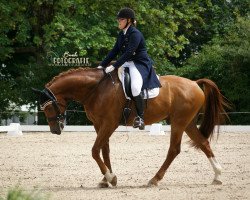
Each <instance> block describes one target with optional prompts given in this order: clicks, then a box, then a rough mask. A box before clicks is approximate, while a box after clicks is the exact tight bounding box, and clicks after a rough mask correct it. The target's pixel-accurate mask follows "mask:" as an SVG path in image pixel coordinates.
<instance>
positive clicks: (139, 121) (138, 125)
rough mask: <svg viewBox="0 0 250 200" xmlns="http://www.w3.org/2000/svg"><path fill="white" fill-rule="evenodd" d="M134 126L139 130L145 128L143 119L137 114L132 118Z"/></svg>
mask: <svg viewBox="0 0 250 200" xmlns="http://www.w3.org/2000/svg"><path fill="white" fill-rule="evenodd" d="M133 127H134V128H139V129H140V130H145V124H144V121H143V119H142V118H141V117H139V116H137V117H136V118H135V119H134V124H133Z"/></svg>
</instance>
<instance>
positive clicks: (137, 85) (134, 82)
mask: <svg viewBox="0 0 250 200" xmlns="http://www.w3.org/2000/svg"><path fill="white" fill-rule="evenodd" d="M122 66H123V67H128V68H129V73H130V77H131V91H132V95H133V96H134V97H136V96H138V95H139V94H140V93H141V88H142V85H143V80H142V76H141V74H140V72H139V71H138V69H137V68H136V66H135V64H134V62H133V61H128V62H125V63H124V64H123V65H122Z"/></svg>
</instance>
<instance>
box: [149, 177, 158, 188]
mask: <svg viewBox="0 0 250 200" xmlns="http://www.w3.org/2000/svg"><path fill="white" fill-rule="evenodd" d="M154 186H158V181H157V180H155V179H154V178H152V179H151V180H150V181H149V182H148V187H154Z"/></svg>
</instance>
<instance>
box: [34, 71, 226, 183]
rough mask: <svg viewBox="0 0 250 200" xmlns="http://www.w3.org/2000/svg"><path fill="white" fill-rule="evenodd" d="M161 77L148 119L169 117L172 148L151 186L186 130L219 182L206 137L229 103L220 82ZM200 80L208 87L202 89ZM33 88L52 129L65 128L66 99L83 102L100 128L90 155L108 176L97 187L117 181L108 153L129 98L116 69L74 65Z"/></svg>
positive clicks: (178, 147)
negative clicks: (198, 119) (107, 70)
mask: <svg viewBox="0 0 250 200" xmlns="http://www.w3.org/2000/svg"><path fill="white" fill-rule="evenodd" d="M160 82H161V85H162V87H161V88H160V93H159V95H158V96H157V97H155V98H152V99H149V100H148V103H147V104H148V105H147V107H146V109H145V113H144V116H145V117H144V118H145V124H146V125H150V124H152V123H155V122H159V121H162V120H166V119H167V120H169V121H170V123H171V136H170V147H169V150H168V153H167V157H166V160H165V161H164V162H163V165H162V166H161V168H160V169H159V171H158V172H157V173H156V174H155V176H154V177H153V178H152V179H151V180H150V181H149V185H157V184H158V182H159V181H160V180H161V179H162V178H163V176H164V174H165V172H166V170H167V169H168V167H169V166H170V164H171V162H172V161H173V160H174V159H175V157H176V156H177V155H178V154H179V153H180V150H181V139H182V135H183V132H184V131H185V132H186V133H187V135H188V136H189V137H190V138H191V140H192V142H193V143H194V145H195V146H196V147H197V148H199V149H201V150H202V151H203V152H204V153H205V154H206V156H207V158H208V159H209V161H210V163H211V165H212V167H213V170H214V173H215V177H214V181H213V183H214V184H221V181H220V175H221V166H220V164H219V163H218V162H217V161H216V159H215V156H214V154H213V152H212V150H211V148H210V145H209V141H208V139H209V138H210V137H211V136H212V133H213V130H214V127H215V125H219V124H220V120H221V115H220V113H224V107H225V106H226V105H227V104H226V102H225V101H224V99H223V96H222V95H221V93H220V91H219V89H218V87H217V86H216V84H215V83H214V82H212V81H211V80H208V79H199V80H197V81H191V80H189V79H186V78H181V77H177V76H172V75H169V76H161V77H160ZM198 84H201V85H203V86H204V92H203V90H202V89H201V88H200V87H199V86H198ZM33 90H35V91H36V93H38V94H39V95H40V104H41V107H42V109H43V110H44V113H45V115H46V117H47V119H48V123H49V126H50V130H51V132H52V133H55V134H61V131H62V129H63V120H64V114H63V113H64V112H65V110H66V105H67V102H68V101H70V100H74V101H77V102H80V103H81V104H82V105H83V106H84V108H85V111H86V114H87V117H88V118H89V119H90V120H91V121H92V122H93V125H94V127H95V130H96V133H97V137H96V140H95V143H94V145H93V148H92V156H93V158H94V159H95V161H96V162H97V164H98V166H99V168H100V170H101V172H102V174H103V175H104V178H103V179H102V181H101V182H100V183H99V187H108V186H109V183H110V184H111V185H112V186H116V184H117V177H116V175H115V174H114V173H113V172H112V168H111V162H110V156H109V137H110V136H111V135H112V133H113V132H114V131H115V130H116V128H117V127H118V126H119V122H120V120H121V114H122V111H123V108H124V105H125V102H126V99H125V95H124V93H123V89H122V86H121V83H120V81H119V79H118V76H117V71H116V70H115V71H113V72H112V73H111V74H109V75H108V74H105V73H104V71H103V70H102V69H96V68H78V69H71V70H69V71H66V72H63V73H61V74H59V75H58V76H56V77H54V78H53V79H52V81H50V82H49V83H47V84H46V86H45V89H44V90H43V91H39V90H36V89H33ZM133 107H134V105H133ZM202 108H204V117H203V118H204V119H203V122H202V123H201V125H200V127H199V129H198V128H197V126H196V117H197V115H198V113H199V111H200V110H201V109H202ZM135 114H136V112H135V109H133V111H132V113H131V115H130V117H129V119H128V121H127V123H128V125H132V123H133V119H134V117H135ZM100 151H102V156H103V159H102V158H101V156H100Z"/></svg>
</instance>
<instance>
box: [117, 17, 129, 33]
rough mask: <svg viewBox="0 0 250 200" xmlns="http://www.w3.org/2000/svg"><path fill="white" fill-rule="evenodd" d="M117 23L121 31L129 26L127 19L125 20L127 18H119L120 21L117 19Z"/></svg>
mask: <svg viewBox="0 0 250 200" xmlns="http://www.w3.org/2000/svg"><path fill="white" fill-rule="evenodd" d="M117 21H118V27H119V29H120V30H122V29H124V28H125V26H126V24H127V19H125V18H119V19H117Z"/></svg>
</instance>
